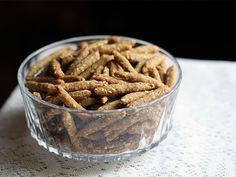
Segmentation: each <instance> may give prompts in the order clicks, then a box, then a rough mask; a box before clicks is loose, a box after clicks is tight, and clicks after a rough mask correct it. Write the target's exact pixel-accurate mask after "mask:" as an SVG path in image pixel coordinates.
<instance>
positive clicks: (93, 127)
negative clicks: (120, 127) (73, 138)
mask: <svg viewBox="0 0 236 177" xmlns="http://www.w3.org/2000/svg"><path fill="white" fill-rule="evenodd" d="M117 114H118V115H115V114H114V115H112V116H111V115H107V116H106V117H101V118H99V119H96V120H94V121H92V122H90V123H88V124H87V125H85V126H84V127H83V128H82V129H81V130H80V131H79V132H78V133H77V136H78V137H85V138H86V137H87V136H88V135H90V134H92V133H94V132H97V131H99V130H101V129H103V128H104V127H106V126H108V125H110V124H112V123H113V122H115V121H117V120H120V119H123V118H124V117H125V115H126V113H125V112H119V113H117Z"/></svg>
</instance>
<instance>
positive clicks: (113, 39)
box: [107, 36, 121, 44]
mask: <svg viewBox="0 0 236 177" xmlns="http://www.w3.org/2000/svg"><path fill="white" fill-rule="evenodd" d="M107 40H108V44H113V43H117V42H120V41H121V38H120V37H118V36H110V37H108V38H107Z"/></svg>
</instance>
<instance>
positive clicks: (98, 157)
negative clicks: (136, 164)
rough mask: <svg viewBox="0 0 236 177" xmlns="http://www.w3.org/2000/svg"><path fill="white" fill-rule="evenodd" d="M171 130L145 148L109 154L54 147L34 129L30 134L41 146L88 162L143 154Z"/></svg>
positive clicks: (113, 159) (110, 160)
mask: <svg viewBox="0 0 236 177" xmlns="http://www.w3.org/2000/svg"><path fill="white" fill-rule="evenodd" d="M171 128H172V126H170V129H169V131H170V130H171ZM169 131H168V132H166V133H165V134H163V135H162V137H161V139H160V141H157V142H155V143H152V144H150V145H149V146H147V147H145V148H142V149H137V150H134V151H129V152H124V153H120V154H109V155H105V154H101V155H92V154H87V155H85V154H79V153H73V152H71V151H67V150H63V149H58V148H56V147H53V146H52V145H50V144H47V143H46V142H45V141H43V140H42V139H40V138H39V137H38V136H37V135H36V134H35V133H34V132H33V131H31V132H30V134H31V136H32V137H33V138H34V139H35V140H36V141H37V142H38V144H39V145H40V146H43V147H44V148H45V149H47V150H48V151H49V152H52V153H54V154H56V155H60V156H62V157H67V158H69V159H74V160H81V161H87V162H114V161H119V160H127V159H130V158H131V157H135V156H138V155H141V154H143V153H145V152H147V151H149V150H150V149H152V148H154V147H157V146H158V145H159V143H161V142H162V141H163V140H165V139H166V137H167V135H168V133H169Z"/></svg>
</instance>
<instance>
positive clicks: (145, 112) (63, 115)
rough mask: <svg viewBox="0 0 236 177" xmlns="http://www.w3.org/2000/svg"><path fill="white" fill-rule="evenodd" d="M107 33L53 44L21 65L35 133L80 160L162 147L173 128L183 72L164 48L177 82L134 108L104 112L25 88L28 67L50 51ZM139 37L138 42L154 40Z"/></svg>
mask: <svg viewBox="0 0 236 177" xmlns="http://www.w3.org/2000/svg"><path fill="white" fill-rule="evenodd" d="M106 37H108V36H106V35H104V36H101V35H100V36H84V37H75V38H70V39H66V40H62V41H59V42H55V43H52V44H50V45H47V46H45V47H43V48H41V49H39V50H37V51H35V52H34V53H32V54H31V55H29V56H28V57H27V58H26V59H25V60H24V61H23V63H22V64H21V66H20V68H19V70H18V83H19V87H20V91H21V94H22V97H23V101H24V106H25V114H26V118H27V125H28V127H29V129H30V133H31V136H32V137H33V138H34V139H35V140H36V141H37V142H38V144H39V145H41V146H43V147H44V148H46V149H47V150H48V151H50V152H53V153H55V154H58V155H61V156H63V157H68V158H71V159H76V160H84V161H93V162H99V161H106V162H108V161H116V160H121V159H127V158H130V157H132V156H135V155H139V154H141V153H143V152H145V151H147V150H149V149H151V148H153V147H155V146H157V145H158V144H159V143H160V142H161V141H162V140H163V139H165V138H166V136H167V134H168V133H169V131H170V130H171V127H172V113H173V110H174V105H175V100H176V96H177V92H178V89H179V85H180V81H181V78H182V72H181V69H180V66H179V64H178V62H177V61H176V59H175V58H174V57H173V56H172V55H170V54H169V53H168V52H166V51H165V50H163V49H160V52H161V53H163V54H165V55H166V56H167V59H166V61H167V65H174V66H175V67H176V70H177V82H176V84H175V85H174V87H173V88H172V89H171V90H170V91H169V92H168V93H167V94H165V95H164V96H162V97H161V98H159V99H156V100H154V101H151V102H149V103H146V104H142V105H139V106H136V107H133V108H122V109H116V110H101V111H93V110H76V109H70V108H66V107H62V106H57V105H54V104H51V103H48V102H46V101H43V100H40V99H38V98H37V97H35V96H33V95H32V94H31V93H30V92H29V91H28V89H27V88H26V87H25V76H26V74H27V71H28V69H29V68H30V67H31V66H32V65H33V64H34V63H35V62H37V61H38V60H40V59H41V58H43V57H44V56H46V55H48V54H50V53H52V52H53V51H55V50H58V49H59V48H62V47H63V46H65V45H67V46H68V45H69V46H72V47H75V46H76V45H77V43H79V42H82V41H87V40H95V39H104V38H106ZM121 38H124V39H133V38H128V37H121ZM135 40H136V41H137V43H138V44H150V43H148V42H145V41H142V40H138V39H135ZM81 132H83V133H84V134H86V133H87V136H86V138H83V137H81V136H79V134H81Z"/></svg>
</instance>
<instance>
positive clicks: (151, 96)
mask: <svg viewBox="0 0 236 177" xmlns="http://www.w3.org/2000/svg"><path fill="white" fill-rule="evenodd" d="M169 90H170V88H168V87H160V88H158V89H156V90H153V91H151V92H150V93H148V94H146V95H144V96H143V97H141V98H140V99H137V100H134V101H132V102H130V103H129V104H127V107H134V106H137V105H140V104H144V103H148V102H150V101H153V100H155V99H157V98H160V97H161V96H163V95H164V94H165V93H167V92H168V91H169Z"/></svg>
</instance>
